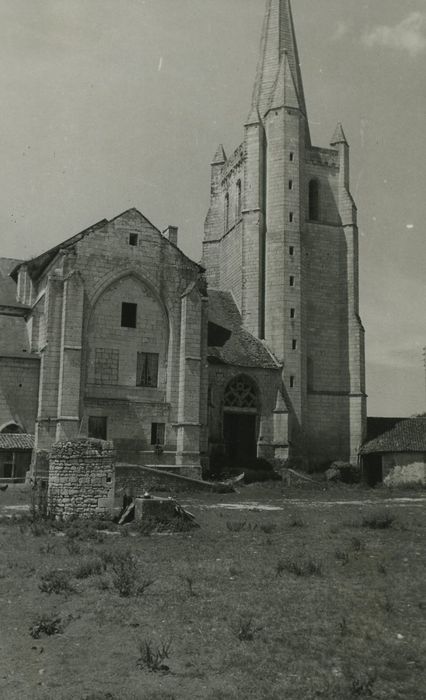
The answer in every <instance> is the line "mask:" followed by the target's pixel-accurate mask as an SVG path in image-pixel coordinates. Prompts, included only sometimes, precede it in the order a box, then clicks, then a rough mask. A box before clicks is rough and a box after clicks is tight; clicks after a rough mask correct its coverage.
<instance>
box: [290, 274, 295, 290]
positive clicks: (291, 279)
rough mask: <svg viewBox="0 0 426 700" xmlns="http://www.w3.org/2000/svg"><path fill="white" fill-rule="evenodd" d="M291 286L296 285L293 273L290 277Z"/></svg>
mask: <svg viewBox="0 0 426 700" xmlns="http://www.w3.org/2000/svg"><path fill="white" fill-rule="evenodd" d="M290 287H294V277H293V275H291V277H290Z"/></svg>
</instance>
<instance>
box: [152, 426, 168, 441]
mask: <svg viewBox="0 0 426 700" xmlns="http://www.w3.org/2000/svg"><path fill="white" fill-rule="evenodd" d="M165 428H166V425H165V423H151V445H164V436H165Z"/></svg>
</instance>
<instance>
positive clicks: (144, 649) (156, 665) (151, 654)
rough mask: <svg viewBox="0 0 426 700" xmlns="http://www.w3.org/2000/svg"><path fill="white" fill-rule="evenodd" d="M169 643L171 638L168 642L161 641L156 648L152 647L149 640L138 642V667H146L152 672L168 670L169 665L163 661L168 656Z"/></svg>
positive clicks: (170, 643)
mask: <svg viewBox="0 0 426 700" xmlns="http://www.w3.org/2000/svg"><path fill="white" fill-rule="evenodd" d="M171 645H172V642H171V640H170V641H168V642H161V644H160V645H159V646H157V648H154V647H153V646H152V645H151V642H147V641H144V642H140V644H139V653H140V657H139V659H138V662H137V664H138V666H139V668H146V669H148V671H151V672H153V673H156V672H158V671H169V667H168V666H167V665H166V664H164V663H163V661H164V660H165V659H168V658H169V654H170V648H171Z"/></svg>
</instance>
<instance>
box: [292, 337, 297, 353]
mask: <svg viewBox="0 0 426 700" xmlns="http://www.w3.org/2000/svg"><path fill="white" fill-rule="evenodd" d="M291 347H292V348H293V350H297V340H295V339H294V338H293V342H292V344H291Z"/></svg>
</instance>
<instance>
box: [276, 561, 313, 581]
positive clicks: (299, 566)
mask: <svg viewBox="0 0 426 700" xmlns="http://www.w3.org/2000/svg"><path fill="white" fill-rule="evenodd" d="M275 570H276V574H277V576H282V574H283V573H284V572H287V573H289V574H293V575H294V576H306V577H307V576H322V564H321V562H319V561H315V560H314V559H306V560H304V561H296V560H294V559H287V560H285V561H279V562H278V563H277V565H276V569H275Z"/></svg>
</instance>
